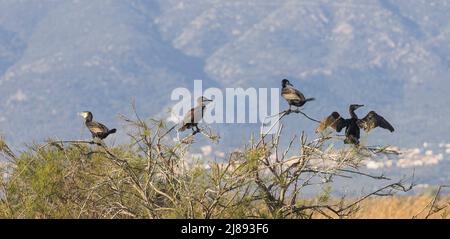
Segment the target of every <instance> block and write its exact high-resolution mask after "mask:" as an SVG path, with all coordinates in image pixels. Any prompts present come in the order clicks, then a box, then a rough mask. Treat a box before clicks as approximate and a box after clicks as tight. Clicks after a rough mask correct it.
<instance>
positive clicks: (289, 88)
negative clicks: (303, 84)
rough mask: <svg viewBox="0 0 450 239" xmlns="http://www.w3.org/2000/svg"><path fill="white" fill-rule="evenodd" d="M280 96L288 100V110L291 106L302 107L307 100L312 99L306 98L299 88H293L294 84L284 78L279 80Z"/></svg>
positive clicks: (310, 99)
mask: <svg viewBox="0 0 450 239" xmlns="http://www.w3.org/2000/svg"><path fill="white" fill-rule="evenodd" d="M281 85H282V87H283V88H282V89H281V96H282V97H283V98H284V99H285V100H286V101H287V102H288V104H289V110H291V107H292V106H296V107H302V106H303V105H305V104H306V103H307V102H308V101H313V100H314V98H309V99H306V98H305V96H304V95H303V94H302V92H300V91H299V90H297V89H295V88H294V86H293V85H292V84H291V83H290V82H289V81H288V80H286V79H284V80H283V81H282V82H281Z"/></svg>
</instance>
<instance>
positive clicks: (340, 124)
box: [316, 112, 347, 133]
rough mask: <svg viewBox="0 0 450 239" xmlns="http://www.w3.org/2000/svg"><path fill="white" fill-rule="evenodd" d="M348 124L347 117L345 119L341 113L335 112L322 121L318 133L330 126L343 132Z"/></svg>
mask: <svg viewBox="0 0 450 239" xmlns="http://www.w3.org/2000/svg"><path fill="white" fill-rule="evenodd" d="M346 126H347V123H346V121H345V119H343V118H342V117H341V116H340V115H339V113H337V112H333V113H332V114H331V115H330V116H328V117H326V118H325V119H323V120H322V121H321V122H320V125H319V127H317V129H316V133H321V132H323V131H324V130H325V129H327V128H328V127H331V128H333V129H334V130H336V131H337V132H341V131H342V129H343V128H345V127H346Z"/></svg>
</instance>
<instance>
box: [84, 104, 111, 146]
mask: <svg viewBox="0 0 450 239" xmlns="http://www.w3.org/2000/svg"><path fill="white" fill-rule="evenodd" d="M80 116H81V117H83V118H84V119H85V120H86V122H85V124H86V127H87V128H88V129H89V131H90V132H91V134H92V138H94V139H95V138H99V139H101V140H103V139H105V138H106V137H108V136H109V135H110V134H114V133H116V132H117V130H116V129H111V130H110V129H108V127H106V126H105V125H103V124H101V123H99V122H96V121H94V120H93V119H94V116H93V115H92V113H91V112H89V111H84V112H81V113H80Z"/></svg>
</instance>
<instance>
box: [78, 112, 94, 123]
mask: <svg viewBox="0 0 450 239" xmlns="http://www.w3.org/2000/svg"><path fill="white" fill-rule="evenodd" d="M79 115H80V116H81V117H83V119H85V120H88V121H91V120H92V118H93V116H92V113H91V112H90V111H83V112H80V113H79Z"/></svg>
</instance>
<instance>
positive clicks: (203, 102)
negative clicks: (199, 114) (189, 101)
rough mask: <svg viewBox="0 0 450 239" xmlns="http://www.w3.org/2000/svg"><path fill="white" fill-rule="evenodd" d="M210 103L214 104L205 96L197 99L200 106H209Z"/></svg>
mask: <svg viewBox="0 0 450 239" xmlns="http://www.w3.org/2000/svg"><path fill="white" fill-rule="evenodd" d="M210 102H212V100H210V99H208V98H206V97H204V96H202V97H200V98H198V99H197V104H199V105H207V104H208V103H210Z"/></svg>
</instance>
